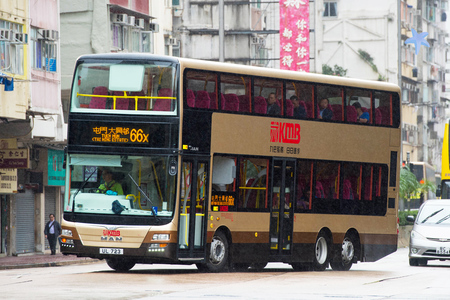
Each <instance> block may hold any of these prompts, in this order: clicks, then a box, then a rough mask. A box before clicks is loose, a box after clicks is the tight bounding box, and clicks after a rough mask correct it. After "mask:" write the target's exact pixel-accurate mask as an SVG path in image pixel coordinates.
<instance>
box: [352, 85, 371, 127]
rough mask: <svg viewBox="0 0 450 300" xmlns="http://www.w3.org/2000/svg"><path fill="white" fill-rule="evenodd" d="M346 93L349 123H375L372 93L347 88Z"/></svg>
mask: <svg viewBox="0 0 450 300" xmlns="http://www.w3.org/2000/svg"><path fill="white" fill-rule="evenodd" d="M345 92H346V99H345V103H346V105H347V120H348V122H351V123H354V122H358V123H365V124H371V123H373V115H374V114H373V113H372V111H373V109H372V92H371V91H367V90H360V89H353V88H347V89H346V90H345ZM366 120H367V121H366Z"/></svg>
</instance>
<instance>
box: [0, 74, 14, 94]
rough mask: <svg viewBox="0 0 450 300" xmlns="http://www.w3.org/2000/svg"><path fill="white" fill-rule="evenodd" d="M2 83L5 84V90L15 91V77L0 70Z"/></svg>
mask: <svg viewBox="0 0 450 300" xmlns="http://www.w3.org/2000/svg"><path fill="white" fill-rule="evenodd" d="M0 84H4V85H5V92H11V91H14V78H12V77H11V76H8V75H6V74H5V73H2V72H0Z"/></svg>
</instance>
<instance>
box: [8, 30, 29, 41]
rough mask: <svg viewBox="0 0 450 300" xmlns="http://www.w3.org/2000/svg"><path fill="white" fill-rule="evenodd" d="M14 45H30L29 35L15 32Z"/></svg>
mask: <svg viewBox="0 0 450 300" xmlns="http://www.w3.org/2000/svg"><path fill="white" fill-rule="evenodd" d="M12 42H13V43H17V44H27V43H28V34H26V33H21V32H14V36H13V40H12Z"/></svg>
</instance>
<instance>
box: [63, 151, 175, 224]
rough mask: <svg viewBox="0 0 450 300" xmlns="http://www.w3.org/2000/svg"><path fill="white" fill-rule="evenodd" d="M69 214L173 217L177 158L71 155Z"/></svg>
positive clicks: (66, 209)
mask: <svg viewBox="0 0 450 300" xmlns="http://www.w3.org/2000/svg"><path fill="white" fill-rule="evenodd" d="M67 161H68V166H69V167H68V168H67V172H68V173H67V175H66V176H67V177H66V178H70V180H67V182H66V189H67V191H69V192H68V193H66V195H65V199H64V211H65V212H77V213H86V214H109V215H111V214H117V215H136V216H149V217H151V216H154V215H155V213H156V216H167V217H168V216H172V214H173V209H174V199H175V198H174V197H175V179H176V174H175V173H176V171H174V170H176V165H177V163H176V158H174V157H161V156H119V155H83V154H72V155H69V156H68V160H67Z"/></svg>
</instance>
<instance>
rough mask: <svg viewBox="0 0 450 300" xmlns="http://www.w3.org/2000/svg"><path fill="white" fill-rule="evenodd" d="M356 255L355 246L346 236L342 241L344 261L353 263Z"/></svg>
mask: <svg viewBox="0 0 450 300" xmlns="http://www.w3.org/2000/svg"><path fill="white" fill-rule="evenodd" d="M354 256H355V247H354V246H353V243H352V241H351V240H350V239H347V238H345V239H344V241H343V242H342V251H341V258H342V262H344V263H346V264H348V263H351V262H352V260H353V257H354Z"/></svg>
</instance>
